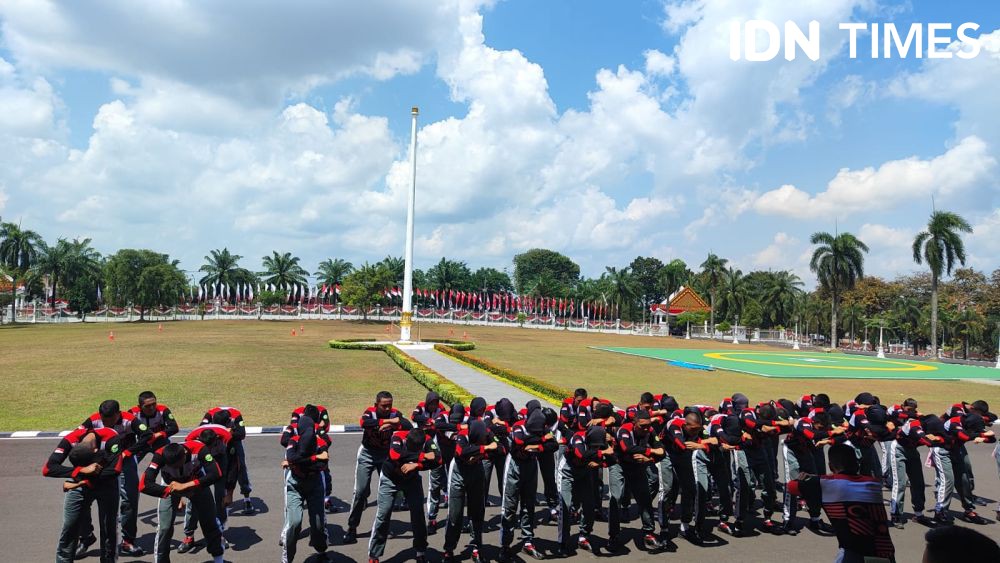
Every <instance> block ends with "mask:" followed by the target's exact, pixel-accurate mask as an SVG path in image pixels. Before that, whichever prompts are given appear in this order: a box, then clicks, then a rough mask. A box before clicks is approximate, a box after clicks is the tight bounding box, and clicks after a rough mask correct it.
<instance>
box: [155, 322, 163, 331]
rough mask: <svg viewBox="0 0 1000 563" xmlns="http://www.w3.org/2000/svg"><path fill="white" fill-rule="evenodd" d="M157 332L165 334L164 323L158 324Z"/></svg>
mask: <svg viewBox="0 0 1000 563" xmlns="http://www.w3.org/2000/svg"><path fill="white" fill-rule="evenodd" d="M156 330H157V331H159V332H163V323H160V324H158V325H157V326H156Z"/></svg>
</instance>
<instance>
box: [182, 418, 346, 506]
mask: <svg viewBox="0 0 1000 563" xmlns="http://www.w3.org/2000/svg"><path fill="white" fill-rule="evenodd" d="M223 412H224V413H227V414H228V415H229V416H228V418H227V417H226V416H225V415H220V414H219V413H223ZM217 416H221V417H222V418H220V420H223V419H224V420H225V422H214V424H222V425H223V426H227V427H229V430H230V432H232V434H233V443H232V446H233V449H235V450H236V457H237V459H238V460H239V470H238V471H239V475H238V476H237V482H238V483H239V485H240V496H242V497H243V507H242V508H243V514H244V516H250V515H251V514H254V513H255V512H257V509H256V508H255V507H254V505H253V500H251V498H250V494H251V493H252V492H253V485H252V484H251V483H250V473H249V471H247V454H246V448H244V447H243V443H244V441H245V440H246V437H247V429H246V421H245V420H243V413H241V412H240V411H239V409H236V408H233V407H214V408H211V409H209V410H208V411H207V412H206V413H205V416H203V417H201V423H202V424H213V421H214V420H215V419H216V417H217ZM327 420H329V418H328V419H327ZM234 509H235V507H234Z"/></svg>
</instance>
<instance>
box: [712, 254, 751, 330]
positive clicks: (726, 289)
mask: <svg viewBox="0 0 1000 563" xmlns="http://www.w3.org/2000/svg"><path fill="white" fill-rule="evenodd" d="M748 296H749V288H748V287H747V282H746V277H744V275H743V270H734V269H733V268H731V267H730V268H729V269H728V270H726V273H725V275H724V276H723V277H722V301H721V302H720V303H719V305H720V306H721V307H722V309H723V310H724V311H725V312H726V317H725V318H726V320H727V321H729V320H733V321H735V320H736V319H735V317H736V315H739V314H740V313H741V312H742V311H743V306H744V305H746V303H747V298H748Z"/></svg>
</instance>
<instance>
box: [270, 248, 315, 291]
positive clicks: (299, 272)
mask: <svg viewBox="0 0 1000 563" xmlns="http://www.w3.org/2000/svg"><path fill="white" fill-rule="evenodd" d="M260 275H261V276H262V277H263V282H264V283H267V284H274V286H275V287H278V288H281V289H291V288H293V287H298V286H302V285H305V283H306V278H307V277H308V276H309V272H307V271H306V270H305V269H304V268H303V267H302V266H299V257H298V256H292V253H291V252H286V253H284V254H278V253H277V251H273V250H272V251H271V255H270V256H265V257H264V271H263V272H261V273H260Z"/></svg>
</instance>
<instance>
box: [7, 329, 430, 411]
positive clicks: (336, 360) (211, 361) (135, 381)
mask: <svg viewBox="0 0 1000 563" xmlns="http://www.w3.org/2000/svg"><path fill="white" fill-rule="evenodd" d="M300 324H301V325H303V326H304V327H305V332H304V334H301V335H297V336H295V337H292V336H291V330H292V329H293V328H294V329H295V330H296V331H297V332H298V329H299V326H300ZM338 325H339V327H348V328H349V330H348V332H349V333H350V335H352V336H358V337H361V336H371V337H377V336H378V335H379V334H378V333H379V331H380V330H383V329H384V328H385V327H384V326H382V325H376V324H369V325H348V324H347V323H338ZM112 330H113V331H114V334H115V341H114V343H112V342H110V341H109V339H108V332H109V331H112ZM382 334H383V335H384V332H383V333H382ZM338 336H340V337H344V336H345V332H344V331H342V330H339V331H338V330H337V326H335V325H334V323H328V322H312V323H298V322H296V323H291V322H271V321H203V322H202V321H188V322H172V323H163V331H162V332H160V331H159V330H158V325H157V324H156V323H142V324H138V323H133V324H125V323H113V324H104V323H95V324H90V323H87V324H65V325H41V324H39V325H16V326H10V325H5V326H3V327H0V378H2V379H0V381H2V383H0V431H12V430H61V429H67V428H71V427H73V426H75V425H77V424H79V423H80V421H81V420H82V419H83V418H84V417H85V416H87V415H89V414H90V413H92V412H94V411H95V410H96V409H97V405H98V404H99V403H100V402H101V401H102V400H104V399H109V398H113V399H117V400H118V401H120V402H121V403H122V406H123V407H126V408H127V407H131V406H132V405H134V404H135V402H136V398H137V395H138V393H139V392H140V391H143V390H146V389H149V390H152V391H154V392H155V393H156V395H157V398H158V399H159V400H160V402H161V403H163V404H165V405H167V406H169V407H170V409H171V410H172V411H173V412H174V415H175V416H176V418H177V420H178V422H179V423H180V425H181V427H187V428H190V427H193V426H195V425H197V423H198V422H199V421H200V417H201V415H202V414H204V412H205V411H206V410H207V409H208V408H210V407H212V406H216V405H228V406H233V407H236V408H238V409H240V410H241V411H242V412H243V413H244V418H245V419H246V422H247V425H249V426H268V425H279V424H284V423H285V422H287V420H288V415H289V413H290V412H291V410H292V409H293V408H295V407H297V406H300V405H302V404H305V403H306V402H315V403H320V404H323V405H326V406H327V407H329V408H330V410H331V417H332V419H333V421H334V423H338V424H344V423H352V424H357V422H358V418H359V417H360V415H361V412H362V411H363V410H364V408H365V407H367V406H368V405H371V404H372V401H373V399H374V396H375V393H377V392H378V391H379V390H381V389H388V390H390V391H392V393H393V396H394V397H395V399H396V403H397V404H398V405H399V406H400V408H401V409H404V410H406V409H411V408H413V406H414V405H415V404H416V403H417V402H418V401H421V400H423V397H424V395H425V394H426V389H424V388H423V387H422V386H420V385H419V384H418V383H416V382H415V381H414V380H413V378H412V377H410V375H409V374H407V373H406V372H404V371H403V370H401V369H400V368H399V367H398V366H397V365H396V364H395V363H393V362H392V360H390V359H389V357H388V356H386V355H385V354H383V353H381V352H365V351H335V350H332V349H330V347H329V346H327V344H326V343H327V341H328V340H330V339H331V338H335V337H338ZM406 412H407V414H409V410H406Z"/></svg>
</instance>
